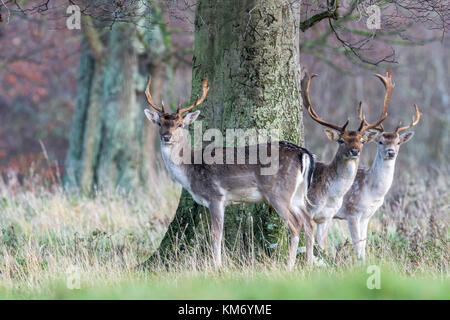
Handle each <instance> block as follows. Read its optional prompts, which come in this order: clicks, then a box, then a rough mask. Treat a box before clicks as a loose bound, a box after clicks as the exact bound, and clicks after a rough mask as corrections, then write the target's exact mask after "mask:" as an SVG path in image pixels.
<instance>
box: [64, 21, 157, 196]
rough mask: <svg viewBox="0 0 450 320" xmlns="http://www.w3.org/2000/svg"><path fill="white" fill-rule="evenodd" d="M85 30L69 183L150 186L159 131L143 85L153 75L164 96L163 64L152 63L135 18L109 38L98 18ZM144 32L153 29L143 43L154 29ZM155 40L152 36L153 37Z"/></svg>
mask: <svg viewBox="0 0 450 320" xmlns="http://www.w3.org/2000/svg"><path fill="white" fill-rule="evenodd" d="M84 19H88V18H87V17H84ZM83 21H84V20H83ZM88 23H91V24H88ZM83 28H84V37H83V42H82V53H81V58H80V63H79V72H78V83H77V98H76V103H75V104H76V108H75V115H74V119H73V123H72V131H71V134H70V143H69V150H68V153H67V156H66V165H65V169H66V170H65V176H64V184H65V186H66V187H67V188H80V189H81V190H82V191H84V192H87V193H91V192H92V191H93V190H94V188H103V187H112V188H121V189H123V190H127V191H131V190H136V189H137V188H141V187H145V186H146V185H147V184H148V181H149V180H152V176H153V178H154V176H155V175H156V173H155V172H154V167H153V166H151V163H153V162H154V161H155V149H154V145H155V141H154V140H155V139H154V138H155V134H156V129H155V128H153V127H151V128H149V126H144V124H146V122H145V117H144V116H143V110H144V108H145V107H146V106H147V104H146V101H145V98H144V94H143V89H144V88H145V81H146V76H147V75H148V74H149V73H152V74H153V78H154V81H153V89H154V91H155V93H154V97H155V98H156V99H159V98H160V94H161V91H162V90H161V82H162V81H163V80H162V79H163V77H162V71H163V70H162V69H163V65H162V64H158V62H157V61H151V54H149V52H148V50H147V49H146V48H145V47H144V46H143V45H142V43H140V42H138V41H137V36H136V34H137V32H139V29H137V27H136V25H135V24H133V23H131V22H130V23H115V24H114V26H113V27H112V30H111V31H109V32H106V33H103V36H100V34H102V33H101V32H99V30H100V29H99V28H98V27H95V26H93V25H92V21H88V22H85V23H84V25H83ZM143 32H146V33H147V36H146V37H145V38H146V39H144V40H143V41H149V40H148V39H150V35H148V33H149V32H148V30H147V29H146V30H143ZM155 38H156V37H155V36H154V35H152V41H155ZM92 39H96V45H95V46H93V45H92ZM160 42H162V40H161V41H160ZM155 46H156V44H155ZM153 180H154V179H153Z"/></svg>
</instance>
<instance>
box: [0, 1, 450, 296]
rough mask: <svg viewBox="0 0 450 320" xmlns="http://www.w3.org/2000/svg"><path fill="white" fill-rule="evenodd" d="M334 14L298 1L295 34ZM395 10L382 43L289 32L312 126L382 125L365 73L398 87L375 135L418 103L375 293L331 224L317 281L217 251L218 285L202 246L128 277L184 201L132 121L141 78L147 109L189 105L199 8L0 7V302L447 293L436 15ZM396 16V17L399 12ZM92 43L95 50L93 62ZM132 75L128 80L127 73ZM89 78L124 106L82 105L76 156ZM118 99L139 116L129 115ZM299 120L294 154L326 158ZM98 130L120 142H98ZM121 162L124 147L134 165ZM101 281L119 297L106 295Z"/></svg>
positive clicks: (362, 31) (448, 113)
mask: <svg viewBox="0 0 450 320" xmlns="http://www.w3.org/2000/svg"><path fill="white" fill-rule="evenodd" d="M198 2H202V3H214V1H213V0H201V1H198ZM231 2H232V1H231ZM244 2H245V3H247V2H248V3H252V2H255V1H254V0H245V1H243V2H242V3H244ZM256 2H257V1H256ZM256 2H255V3H256ZM263 2H267V3H271V2H276V1H272V0H267V1H266V0H265V1H263ZM73 3H76V4H80V6H81V8H82V10H83V16H84V18H83V22H82V24H83V28H82V30H69V29H68V28H67V27H66V19H67V17H68V14H67V13H66V9H67V6H68V5H69V4H73ZM86 3H93V4H94V3H95V5H92V6H89V5H86ZM224 3H226V4H227V5H230V0H226V1H224ZM292 3H293V4H294V3H300V2H299V1H292ZM335 3H336V1H313V0H312V1H302V3H301V7H300V9H299V21H311V20H308V19H310V18H311V17H315V16H316V15H317V14H321V13H322V12H324V11H325V12H327V14H330V19H331V21H333V18H332V17H333V15H334V11H333V8H332V7H333V4H335ZM342 3H343V4H342V8H340V9H339V10H341V11H339V12H340V13H341V14H342V13H345V12H346V11H345V10H346V9H347V8H348V6H349V3H350V5H351V4H353V3H362V4H363V5H364V6H366V7H367V6H368V5H369V4H371V3H381V2H380V1H366V2H364V1H342ZM383 3H384V2H383ZM389 3H391V2H389ZM392 3H393V5H394V8H397V9H392V8H390V9H389V7H388V8H387V9H383V11H382V15H381V23H382V25H381V26H382V28H381V30H376V31H372V30H369V29H367V27H366V21H367V18H368V16H367V15H366V14H363V15H362V16H361V17H360V18H357V17H356V18H355V16H350V18H348V20H344V21H340V20H336V21H335V22H334V23H335V24H334V26H335V27H336V28H338V29H337V30H332V29H331V28H330V25H329V23H328V22H327V19H324V20H323V21H317V22H315V23H313V24H312V25H310V26H308V27H307V26H305V25H301V27H302V28H303V27H304V31H303V30H302V28H301V30H300V32H299V50H300V57H299V59H300V64H301V67H302V68H307V69H308V71H309V72H313V73H317V74H319V75H320V76H319V77H318V78H316V79H314V83H313V84H312V85H311V97H312V99H313V104H314V105H315V106H316V110H318V112H319V114H321V115H322V117H323V118H325V119H332V120H333V121H336V122H339V123H341V122H342V123H343V122H344V121H345V120H346V119H347V118H350V120H351V124H353V126H355V125H356V123H358V120H357V119H358V112H357V107H358V104H359V101H363V106H364V110H365V113H366V114H367V115H368V119H369V120H370V119H372V118H374V117H375V116H376V115H378V112H379V109H380V107H381V105H382V100H383V97H384V89H383V87H382V85H381V83H380V82H379V80H377V79H376V78H375V77H374V76H373V73H383V74H384V73H385V71H386V69H387V68H389V69H391V70H393V73H394V82H395V84H396V86H395V89H394V94H393V98H392V100H391V104H390V107H389V109H388V113H389V117H388V119H387V120H386V121H385V122H384V127H385V128H386V129H387V130H393V129H394V128H395V126H396V125H397V124H398V122H399V121H402V123H407V122H409V121H410V120H411V117H412V115H413V107H412V106H413V104H414V103H416V104H417V105H418V106H419V109H420V111H421V112H422V118H421V121H420V123H419V124H418V125H417V126H416V127H414V128H413V131H414V132H415V135H414V137H413V139H412V140H411V141H410V142H408V143H407V144H405V145H403V146H402V148H401V150H400V154H399V157H398V159H397V164H396V168H397V170H396V178H395V180H394V185H393V187H392V189H391V192H390V193H389V195H388V196H387V198H386V202H385V204H384V205H383V207H382V208H380V210H379V212H378V213H377V215H376V217H374V219H373V221H372V222H371V224H370V230H371V236H370V239H369V252H368V256H369V257H368V261H369V263H370V262H373V263H375V264H377V265H385V266H386V267H385V269H384V270H389V271H386V273H385V276H384V277H385V278H384V280H383V281H385V282H383V283H384V284H385V287H384V291H380V292H375V291H368V290H366V287H365V270H363V269H361V267H360V266H359V265H358V264H357V262H356V261H355V259H354V256H353V253H352V248H351V245H350V244H349V241H348V238H349V236H348V233H347V230H346V226H345V224H343V223H339V222H336V224H335V226H334V229H333V230H332V232H330V237H331V238H332V241H331V243H332V245H331V253H330V255H329V257H328V258H327V264H328V266H329V268H328V269H327V271H326V272H325V273H326V275H327V276H330V278H327V277H325V278H324V274H323V273H321V272H320V270H319V271H317V270H315V271H311V272H310V271H308V270H306V271H305V270H304V269H302V266H301V263H300V264H299V265H300V266H299V268H298V269H297V270H296V271H295V272H294V273H292V274H289V275H286V274H285V273H283V272H282V271H280V270H282V267H281V266H283V265H284V260H283V259H284V257H285V254H284V253H283V252H278V253H276V254H274V255H271V256H270V257H265V256H264V257H263V258H262V259H261V258H260V259H256V260H255V257H254V254H253V253H249V252H243V251H239V250H241V249H239V250H237V249H236V251H233V250H230V251H226V252H225V255H226V256H227V258H226V259H225V270H226V271H225V272H224V273H222V274H217V273H214V271H213V268H212V265H211V262H210V261H209V260H208V259H207V258H205V257H204V255H203V254H204V251H198V252H197V251H195V250H194V251H193V252H191V254H190V255H187V256H185V257H184V258H183V260H182V261H179V260H177V261H176V262H175V261H173V265H172V269H170V270H169V271H167V270H166V269H165V267H166V266H165V267H163V266H161V269H160V270H159V271H160V273H159V275H157V276H155V275H151V274H150V275H149V274H146V273H144V274H141V273H139V272H137V271H136V270H135V269H134V267H135V266H136V265H137V264H138V263H141V262H142V261H143V260H145V259H146V257H148V256H149V255H150V254H151V253H152V252H153V251H154V249H155V248H157V247H158V244H159V242H160V241H161V239H162V237H163V235H164V232H165V231H166V230H167V226H168V225H169V223H170V221H171V220H172V219H173V216H174V214H175V211H176V210H177V207H178V203H179V200H180V193H181V188H180V187H179V186H178V185H176V184H175V183H174V182H173V181H172V180H171V179H170V178H169V177H168V174H167V172H166V170H165V168H164V165H163V163H162V160H161V156H160V152H159V142H158V135H157V128H156V126H153V125H151V124H149V123H148V122H147V121H145V118H144V114H143V112H142V113H140V110H141V109H142V110H143V108H144V107H145V102H144V96H143V91H144V86H145V77H146V76H147V75H148V74H149V73H151V74H152V77H153V85H152V92H153V97H154V99H155V100H156V101H158V102H159V101H161V100H164V102H165V104H166V105H169V106H171V107H172V108H174V107H175V106H176V104H177V103H178V102H179V101H180V102H183V103H184V102H188V101H190V100H191V99H192V98H191V88H192V87H194V90H195V88H198V84H195V83H192V79H193V74H192V69H193V67H194V66H195V60H194V61H193V56H194V36H195V23H196V21H197V22H198V21H201V18H199V17H196V12H195V10H196V3H195V1H190V0H183V1H181V0H178V1H177V0H173V1H164V0H160V1H136V0H117V1H101V0H98V1H93V2H89V1H88V2H86V1H62V0H58V1H47V0H45V1H11V0H9V1H5V0H3V1H2V2H0V14H1V19H0V21H1V22H0V236H1V237H0V240H1V242H0V274H1V275H0V297H21V298H23V297H25V298H36V297H40V298H41V297H49V298H74V297H75V298H92V297H94V298H98V297H100V298H104V297H109V298H121V297H124V296H125V297H135V298H142V297H145V298H192V297H193V296H195V297H200V298H202V297H203V298H212V297H217V298H288V299H289V298H324V297H329V298H330V297H331V298H344V297H348V298H355V297H356V298H362V297H365V298H380V297H381V298H429V297H434V298H436V297H437V298H444V299H445V298H449V297H450V287H449V281H448V271H449V268H448V266H449V262H450V256H449V250H448V235H449V233H448V223H449V217H450V205H449V203H450V193H449V186H450V182H449V181H450V167H449V163H448V157H449V151H450V150H449V147H450V137H449V128H450V126H449V121H450V108H449V102H450V93H449V91H448V88H449V86H450V79H449V76H448V75H449V73H450V60H449V58H448V57H449V53H450V51H449V49H450V45H449V38H448V32H447V31H448V30H447V28H448V24H449V22H450V18H449V4H448V2H446V1H425V2H420V1H419V2H415V1H412V0H408V1H392ZM418 4H420V5H418ZM139 5H141V6H139ZM136 6H137V7H136ZM251 8H253V7H252V6H251V7H249V8H248V10H250V9H251ZM401 9H402V10H403V11H402V14H400V13H399V12H400V11H396V10H401ZM221 10H224V11H223V12H225V11H227V10H228V9H227V7H226V6H225V5H224V9H221ZM228 11H229V10H228ZM250 11H251V10H250ZM136 12H138V14H136ZM149 12H150V14H149ZM247 12H248V11H247ZM355 12H356V11H355ZM248 15H249V16H250V13H249V14H248ZM246 16H247V13H245V14H244V17H246ZM436 17H438V18H436ZM245 21H247V20H245ZM250 22H251V21H250ZM250 22H248V23H249V25H250ZM131 35H132V36H131ZM99 39H100V41H98V40H99ZM102 42H103V44H102ZM96 43H97V44H99V43H100V44H101V45H100V47H102V48H101V49H100V50H99V51H98V52H97V51H96V48H99V46H96ZM97 54H99V55H100V56H101V57H102V58H101V59H103V61H109V62H108V66H107V67H105V69H101V68H103V67H99V65H101V64H96V63H97V62H96V59H97V57H96V55H97ZM127 57H128V58H127ZM129 57H131V58H129ZM119 58H120V59H121V60H120V59H119ZM122 58H123V59H122ZM133 59H135V60H133ZM116 60H117V61H119V60H120V61H126V63H123V64H114V63H113V62H114V61H116ZM102 66H103V65H102ZM131 69H133V70H137V73H138V74H140V77H138V79H134V78H133V77H134V76H133V75H130V74H128V73H127V70H131ZM99 70H100V71H99ZM102 70H103V71H105V72H104V73H102V72H103V71H102ZM95 72H99V74H104V75H105V76H104V77H103V80H102V81H104V82H103V85H101V86H100V85H98V86H97V87H95V86H94V87H93V88H95V89H92V90H94V91H95V94H98V96H101V95H102V94H103V93H105V92H106V94H107V95H108V94H109V93H111V96H114V95H120V94H121V93H124V94H123V97H124V98H123V99H124V100H122V101H125V103H123V105H121V104H120V103H117V102H114V101H117V100H114V99H111V101H109V100H106V104H102V103H103V102H104V100H98V101H102V103H98V101H97V100H96V101H97V102H96V104H94V105H96V108H97V109H91V110H94V111H95V110H97V111H96V112H100V113H99V114H97V115H95V114H94V117H91V119H97V118H98V119H100V118H101V119H103V120H102V121H103V122H102V124H97V123H95V122H91V123H90V124H89V123H88V121H85V123H84V126H83V127H84V128H86V132H88V133H89V132H90V134H87V135H86V136H85V137H87V138H83V139H84V140H83V142H82V143H81V142H80V143H74V142H73V141H75V142H76V141H77V140H76V139H75V140H74V136H76V132H77V130H76V127H77V125H76V124H77V123H83V121H82V120H83V117H81V116H80V112H78V116H77V106H80V105H83V101H84V100H83V97H86V96H88V94H86V92H85V91H83V90H86V87H83V86H82V85H80V83H82V82H80V79H82V77H81V76H80V75H85V74H88V73H92V75H93V78H92V79H95V77H96V75H95ZM97 77H99V76H98V75H97ZM125 77H129V78H125ZM194 78H195V76H194ZM124 79H128V80H124ZM130 79H133V80H132V81H131V80H130ZM92 81H93V83H94V81H95V80H92ZM77 86H78V87H77ZM94 91H92V92H94ZM89 94H91V93H89ZM94 97H95V95H94ZM99 99H100V98H99ZM126 99H131V100H126ZM132 99H137V103H135V106H134V105H132V104H130V103H127V101H135V100H132ZM78 110H79V109H78ZM104 110H116V111H118V112H113V113H111V114H109V113H107V111H104ZM201 110H202V115H203V114H205V115H207V114H208V112H209V111H208V109H207V108H202V109H201ZM285 111H286V110H285ZM286 112H287V111H286ZM300 117H301V116H300ZM129 119H134V120H133V121H128V120H129ZM77 121H78V122H77ZM123 121H125V122H123ZM126 121H128V122H126ZM99 123H100V122H99ZM303 124H304V145H305V146H306V147H307V148H308V149H309V150H310V151H312V152H313V153H315V154H316V155H318V158H319V159H321V160H324V161H328V160H330V159H331V158H332V156H333V154H334V152H335V150H336V148H337V146H336V145H334V144H333V143H330V142H329V141H328V140H327V138H326V136H325V134H324V133H323V128H321V127H320V126H319V125H317V124H316V123H314V122H313V121H312V120H311V119H310V118H309V116H307V115H306V114H305V113H304V114H303ZM301 127H302V126H301V125H300V124H299V128H300V130H301ZM74 128H75V130H74ZM98 128H106V130H109V129H111V128H112V131H111V132H115V134H117V132H119V135H112V136H110V135H103V132H104V131H101V130H100V129H98ZM115 128H118V129H117V130H118V131H115V130H116V129H115ZM120 128H125V130H124V131H120V130H121V129H120ZM88 130H91V131H88ZM96 130H100V131H96ZM102 130H103V129H102ZM120 132H122V135H120ZM103 136H105V137H104V139H103V138H101V142H100V141H99V140H96V139H99V137H103ZM123 136H126V137H125V138H126V139H118V137H120V138H122V137H123ZM135 137H139V138H138V139H137V138H135ZM71 139H72V144H71V146H70V141H71ZM301 140H303V139H302V137H301V135H300V142H301ZM293 142H295V141H293ZM77 148H78V149H77ZM80 148H84V151H83V152H81V151H80V150H79V149H80ZM89 148H91V149H89ZM92 150H96V151H95V152H94V151H92ZM123 150H128V151H130V150H131V151H132V152H131V154H135V155H136V158H138V159H139V162H138V163H139V165H138V166H134V165H133V163H134V162H133V161H135V160H136V159H135V158H133V157H131V159H130V158H127V157H124V156H123V154H124V152H123ZM375 150H376V145H375V144H369V145H367V146H366V147H365V150H364V152H363V155H362V161H361V164H362V165H364V166H369V165H370V164H371V161H372V159H373V157H374V155H375ZM125 153H126V152H125ZM80 154H82V157H81V158H82V159H81V158H80V157H78V158H77V155H78V156H79V155H80ZM73 159H75V160H73ZM82 162H83V163H96V165H95V166H94V165H93V166H92V168H95V169H89V170H87V171H84V172H82V173H81V174H79V175H78V176H79V177H81V178H77V179H78V180H77V181H76V183H75V185H74V184H73V180H71V178H70V175H68V174H67V167H68V165H70V166H72V167H76V166H77V165H78V166H79V163H82ZM110 164H111V165H110ZM85 167H89V165H86V166H85ZM97 167H100V169H99V170H97V169H98V168H97ZM101 170H104V171H103V172H107V174H104V173H103V174H100V173H99V172H102V171H101ZM136 172H137V173H136ZM102 177H106V178H108V179H109V178H111V179H112V181H113V184H112V187H113V188H100V187H99V186H101V185H102V184H103V182H105V181H106V180H108V179H106V180H102V179H103V178H102ZM130 177H131V178H130ZM135 177H138V178H137V179H136V178H135ZM133 179H134V180H133ZM102 181H103V182H102ZM136 181H139V182H136ZM108 182H111V181H106V182H105V185H106V184H108ZM72 187H74V188H72ZM130 191H131V192H130ZM197 236H198V235H195V237H197ZM199 237H200V238H202V237H203V236H201V235H200V236H199ZM247 249H248V248H247V247H246V248H242V250H247ZM299 256H300V261H302V257H301V254H300V255H299ZM206 257H207V256H206ZM74 266H75V267H76V268H75V270H77V274H81V287H82V290H81V291H70V290H67V286H66V279H67V272H68V270H73V269H72V267H74ZM70 272H71V271H70ZM316 273H317V274H316ZM311 275H317V277H315V276H313V277H311ZM398 275H401V276H398ZM419 278H420V279H419ZM411 279H414V281H413V282H411V281H410V280H411ZM424 279H425V280H424ZM429 279H432V280H433V281H437V282H430V281H429ZM210 280H214V281H210ZM293 284H295V285H293ZM344 284H345V288H347V289H348V291H345V290H344V291H342V292H341V294H342V295H338V294H337V293H336V292H335V291H334V290H332V288H334V287H335V286H336V285H338V286H341V287H342V288H343V287H344ZM111 286H114V288H115V289H114V290H112V291H111V290H110V289H106V288H111ZM83 288H84V289H83ZM148 288H151V289H152V290H147V289H148ZM330 288H331V289H330Z"/></svg>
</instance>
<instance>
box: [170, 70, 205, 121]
mask: <svg viewBox="0 0 450 320" xmlns="http://www.w3.org/2000/svg"><path fill="white" fill-rule="evenodd" d="M202 90H203V94H202V97H201V98H199V97H198V96H197V98H196V99H195V102H194V104H193V105H191V106H189V107H187V108H184V109H181V104H178V108H177V113H178V114H182V113H184V112H188V111H189V110H192V109H194V108H195V107H196V106H198V105H199V104H200V103H202V102H203V100H205V98H206V95H207V94H208V91H209V87H208V79H207V78H205V79H203V84H202Z"/></svg>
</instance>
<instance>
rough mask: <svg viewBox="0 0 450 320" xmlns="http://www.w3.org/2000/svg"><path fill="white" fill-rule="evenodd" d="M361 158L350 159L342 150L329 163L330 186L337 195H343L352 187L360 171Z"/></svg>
mask: <svg viewBox="0 0 450 320" xmlns="http://www.w3.org/2000/svg"><path fill="white" fill-rule="evenodd" d="M358 163H359V158H356V159H348V158H346V157H344V155H342V154H341V153H340V152H338V153H336V155H335V157H334V159H333V160H332V161H331V163H330V164H329V165H328V171H329V174H328V175H327V176H328V179H329V188H330V191H331V193H332V194H333V195H334V196H336V197H343V196H344V195H345V193H346V192H347V191H348V190H349V189H350V187H351V186H352V184H353V181H354V180H355V176H356V172H357V171H358Z"/></svg>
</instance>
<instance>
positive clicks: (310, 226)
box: [302, 208, 314, 266]
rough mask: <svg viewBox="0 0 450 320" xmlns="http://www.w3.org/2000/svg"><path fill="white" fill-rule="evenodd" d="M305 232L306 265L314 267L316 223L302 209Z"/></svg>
mask: <svg viewBox="0 0 450 320" xmlns="http://www.w3.org/2000/svg"><path fill="white" fill-rule="evenodd" d="M302 217H303V230H304V232H305V245H306V265H307V266H312V265H313V258H314V221H313V220H312V219H311V217H310V216H309V214H308V213H307V211H306V210H305V209H303V208H302Z"/></svg>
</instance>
